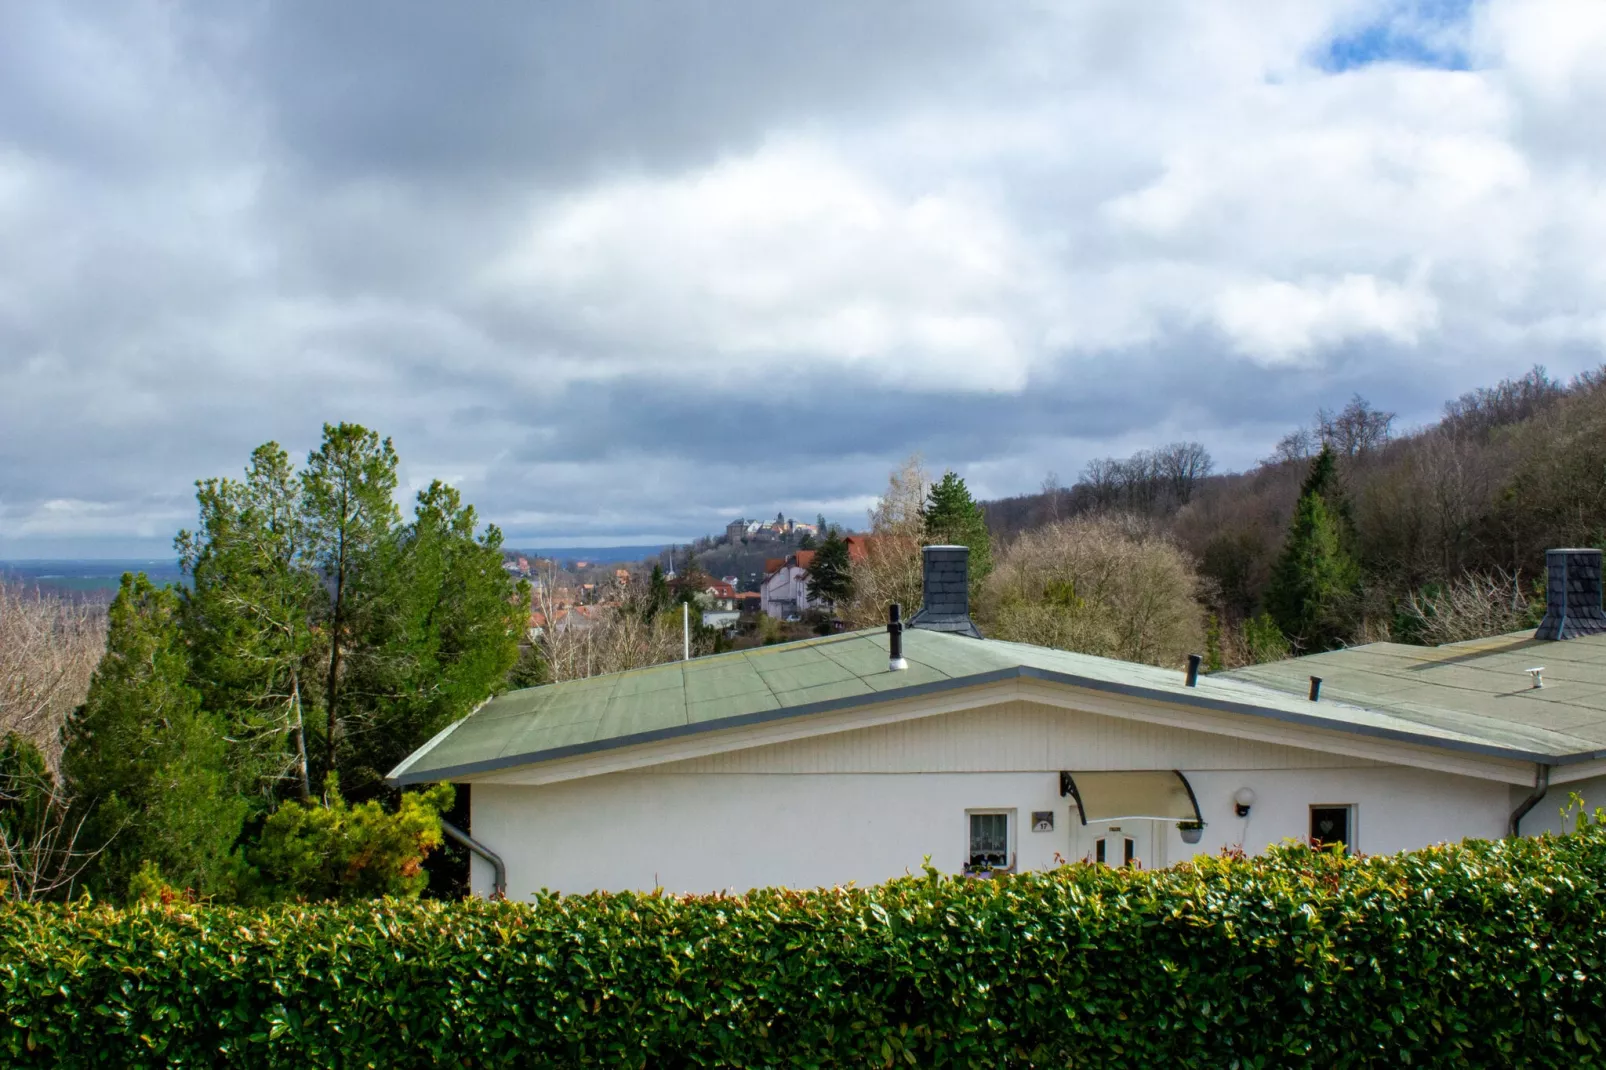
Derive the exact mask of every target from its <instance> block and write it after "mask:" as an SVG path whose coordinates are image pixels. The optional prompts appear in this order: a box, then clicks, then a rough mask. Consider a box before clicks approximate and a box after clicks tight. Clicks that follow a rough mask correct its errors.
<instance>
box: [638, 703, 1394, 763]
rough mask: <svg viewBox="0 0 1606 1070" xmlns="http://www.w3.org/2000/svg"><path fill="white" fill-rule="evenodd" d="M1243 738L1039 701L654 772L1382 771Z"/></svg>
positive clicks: (1354, 759) (734, 753)
mask: <svg viewBox="0 0 1606 1070" xmlns="http://www.w3.org/2000/svg"><path fill="white" fill-rule="evenodd" d="M1382 764H1384V763H1382V762H1377V761H1373V760H1370V759H1367V758H1359V757H1349V756H1345V755H1331V754H1325V753H1322V752H1321V751H1316V750H1306V749H1303V748H1299V747H1286V746H1281V745H1278V744H1275V743H1262V742H1259V741H1256V740H1251V739H1244V738H1242V737H1238V736H1227V735H1220V734H1217V733H1211V732H1194V731H1189V730H1187V729H1181V728H1174V727H1170V726H1167V725H1159V724H1150V723H1146V722H1143V721H1135V720H1125V719H1122V718H1116V717H1104V716H1100V715H1098V714H1094V713H1085V712H1082V711H1079V710H1066V709H1060V708H1057V707H1054V706H1048V705H1043V704H1040V703H1036V702H1028V701H1019V700H1018V701H1013V702H1005V703H1002V704H999V705H995V706H987V707H983V708H981V709H972V710H964V711H960V712H957V713H948V714H940V715H937V716H933V717H921V718H917V719H913V720H904V721H896V722H893V723H890V724H879V725H874V726H872V727H869V728H860V729H853V730H850V731H845V732H836V733H832V734H830V735H822V736H813V737H810V738H805V739H795V740H791V741H789V742H785V743H772V744H768V745H765V746H758V747H749V748H746V749H742V750H732V751H725V752H723V753H716V754H708V755H704V756H702V757H698V758H688V759H684V760H681V761H676V762H669V763H666V764H663V765H659V766H654V767H653V768H652V771H653V772H655V773H697V774H706V773H968V772H1011V771H1020V772H1024V771H1044V770H1057V769H1081V770H1097V769H1331V768H1344V767H1349V768H1354V767H1364V766H1379V765H1382Z"/></svg>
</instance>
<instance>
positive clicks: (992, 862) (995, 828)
mask: <svg viewBox="0 0 1606 1070" xmlns="http://www.w3.org/2000/svg"><path fill="white" fill-rule="evenodd" d="M969 817H970V850H969V852H968V853H967V855H966V861H965V868H966V869H970V870H980V869H1007V868H1008V867H1009V864H1010V861H1009V811H1007V810H985V811H980V812H973V813H971V814H970V815H969Z"/></svg>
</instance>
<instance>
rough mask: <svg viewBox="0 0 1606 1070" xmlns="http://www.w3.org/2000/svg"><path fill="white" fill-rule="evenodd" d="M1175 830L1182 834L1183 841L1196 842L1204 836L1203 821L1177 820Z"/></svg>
mask: <svg viewBox="0 0 1606 1070" xmlns="http://www.w3.org/2000/svg"><path fill="white" fill-rule="evenodd" d="M1177 831H1178V832H1179V833H1181V834H1182V842H1183V843H1198V842H1199V840H1200V839H1201V838H1202V837H1203V836H1204V822H1203V821H1178V822H1177Z"/></svg>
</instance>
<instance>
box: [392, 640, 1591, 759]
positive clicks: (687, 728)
mask: <svg viewBox="0 0 1606 1070" xmlns="http://www.w3.org/2000/svg"><path fill="white" fill-rule="evenodd" d="M1023 677H1024V678H1027V679H1034V680H1046V681H1049V682H1051V683H1058V684H1065V685H1067V686H1070V687H1078V688H1082V689H1083V690H1086V691H1103V692H1106V693H1109V694H1115V695H1123V696H1126V697H1129V698H1141V699H1149V700H1152V701H1155V702H1164V703H1171V704H1173V705H1182V706H1192V707H1194V708H1196V709H1206V710H1215V711H1217V712H1220V713H1236V714H1243V715H1246V716H1249V717H1259V718H1261V719H1263V720H1271V721H1280V722H1282V723H1285V724H1297V725H1301V726H1304V727H1307V728H1322V729H1327V730H1329V731H1333V732H1342V733H1347V734H1349V735H1359V736H1370V737H1373V738H1376V739H1385V740H1389V741H1391V742H1396V743H1415V744H1418V745H1420V746H1426V747H1432V748H1436V749H1439V750H1453V751H1461V752H1463V753H1467V754H1476V755H1480V756H1482V757H1488V758H1506V759H1512V760H1515V761H1524V762H1537V763H1543V764H1546V765H1571V764H1574V763H1577V762H1584V761H1591V760H1594V759H1597V758H1602V757H1606V750H1596V751H1579V752H1576V753H1572V754H1543V753H1540V752H1537V751H1526V750H1518V749H1516V748H1512V747H1499V746H1495V745H1493V744H1488V743H1473V742H1469V741H1466V740H1457V739H1445V738H1443V737H1441V736H1431V735H1424V734H1421V733H1416V732H1407V731H1403V730H1401V729H1397V728H1383V727H1380V726H1377V725H1358V724H1351V723H1346V722H1342V721H1334V720H1331V719H1329V718H1325V717H1315V716H1311V715H1309V714H1303V713H1291V712H1288V711H1286V710H1274V709H1268V708H1267V707H1264V706H1256V705H1253V704H1251V703H1247V702H1234V701H1231V700H1229V699H1217V698H1208V697H1206V696H1203V695H1179V694H1177V693H1176V692H1173V691H1161V690H1158V689H1155V688H1151V687H1143V686H1140V685H1136V684H1118V683H1114V682H1112V681H1109V680H1094V679H1091V678H1089V677H1085V676H1076V675H1074V674H1072V673H1063V672H1055V671H1054V670H1052V669H1039V668H1037V667H1035V666H1031V665H1016V666H1013V667H1011V668H1007V669H994V670H992V671H990V672H984V673H976V674H974V675H971V676H957V677H953V678H951V679H948V680H936V681H932V682H931V683H926V684H915V685H914V686H912V687H900V688H896V689H894V690H890V691H878V692H875V693H873V694H869V695H850V696H848V697H846V698H835V699H825V700H823V701H820V702H810V703H806V704H804V705H801V706H783V707H780V708H779V709H773V710H759V711H757V712H755V713H746V714H742V715H740V716H738V717H724V718H720V719H718V720H714V721H699V722H697V723H696V724H684V725H672V726H670V727H668V728H659V729H654V730H653V731H651V732H637V733H635V734H633V735H628V736H613V737H610V738H608V739H602V740H591V741H588V742H585V743H572V744H569V745H568V746H565V747H553V748H551V749H550V750H544V751H529V752H526V753H523V754H509V755H503V756H499V757H496V758H487V759H484V760H483V761H478V762H466V763H464V764H462V765H453V766H446V767H444V768H441V769H431V770H424V771H421V772H418V773H414V772H412V771H411V770H408V771H407V772H404V773H402V774H400V775H398V776H391V777H387V778H386V781H385V782H386V783H387V784H390V785H392V786H395V787H405V786H407V785H409V784H428V783H435V782H438V781H443V780H451V779H452V778H453V777H460V776H473V775H474V774H477V773H489V772H494V771H495V770H498V769H510V768H515V767H517V766H522V765H534V764H536V763H537V762H549V761H555V760H557V759H559V758H574V757H578V756H580V755H583V754H594V753H599V752H601V751H607V750H617V749H620V748H622V747H633V746H637V745H639V744H643V743H658V742H661V741H663V740H666V739H677V738H680V737H682V736H693V735H701V734H702V733H704V732H717V731H720V730H722V729H727V728H742V727H745V726H747V725H754V724H765V723H767V722H770V721H782V720H786V719H788V718H792V717H807V716H809V715H811V714H816V713H829V712H831V711H833V710H841V709H850V708H853V707H856V706H874V705H879V704H880V703H883V702H893V701H897V700H900V699H906V698H918V697H920V696H921V695H930V694H938V693H941V692H944V691H957V690H960V689H962V688H967V687H980V686H982V685H983V684H990V683H998V682H999V681H1002V680H1011V679H1020V678H1023ZM1260 686H1264V685H1260ZM1267 690H1268V691H1275V690H1276V689H1274V688H1267ZM1276 693H1277V694H1286V692H1281V691H1277V692H1276ZM1385 712H1386V711H1385ZM459 723H461V722H459Z"/></svg>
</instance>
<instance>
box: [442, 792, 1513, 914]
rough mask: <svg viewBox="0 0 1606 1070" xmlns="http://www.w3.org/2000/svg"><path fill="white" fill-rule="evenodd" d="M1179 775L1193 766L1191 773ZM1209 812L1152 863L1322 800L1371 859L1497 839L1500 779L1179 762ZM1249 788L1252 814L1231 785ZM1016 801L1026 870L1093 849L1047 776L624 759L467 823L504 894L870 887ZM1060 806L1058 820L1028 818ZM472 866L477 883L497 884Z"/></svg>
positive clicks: (1276, 836) (1303, 815)
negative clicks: (761, 769) (1342, 807)
mask: <svg viewBox="0 0 1606 1070" xmlns="http://www.w3.org/2000/svg"><path fill="white" fill-rule="evenodd" d="M1185 772H1186V771H1185ZM1186 775H1187V776H1188V779H1189V781H1190V783H1191V784H1192V785H1193V788H1194V791H1195V793H1196V794H1197V796H1198V799H1199V804H1200V809H1201V812H1202V813H1203V816H1204V818H1205V821H1206V822H1207V823H1208V827H1207V828H1206V830H1205V835H1204V838H1203V840H1202V842H1201V843H1200V844H1199V845H1197V846H1193V847H1190V846H1186V845H1184V844H1183V843H1182V841H1181V837H1180V835H1179V834H1178V833H1177V831H1176V829H1175V827H1174V826H1173V825H1171V824H1170V823H1164V824H1157V825H1156V826H1155V828H1156V830H1157V831H1158V832H1159V833H1160V838H1161V841H1162V842H1161V843H1160V845H1159V846H1158V848H1157V849H1156V850H1154V851H1153V854H1154V857H1153V864H1157V865H1164V864H1167V863H1170V862H1175V861H1178V860H1180V859H1183V858H1186V857H1188V856H1189V855H1191V854H1193V853H1195V852H1201V851H1202V852H1209V853H1214V852H1215V851H1217V850H1218V849H1220V848H1221V847H1222V846H1225V845H1229V844H1234V845H1236V844H1242V845H1243V847H1244V848H1245V849H1246V850H1249V851H1251V852H1256V851H1261V850H1264V849H1265V847H1266V846H1267V845H1269V844H1273V843H1277V842H1279V841H1281V840H1283V839H1284V838H1289V837H1292V838H1303V837H1304V836H1306V835H1307V833H1308V830H1309V807H1310V806H1311V805H1312V804H1318V805H1319V804H1354V805H1355V806H1356V807H1357V816H1356V822H1355V825H1356V827H1355V839H1356V847H1357V848H1358V849H1359V850H1361V851H1364V852H1366V853H1369V854H1380V853H1387V852H1392V851H1398V850H1404V849H1408V848H1413V847H1420V846H1424V845H1426V844H1430V843H1437V842H1442V841H1447V840H1458V839H1461V838H1463V837H1466V836H1481V837H1496V836H1499V835H1501V834H1503V832H1504V829H1505V823H1506V818H1507V816H1508V814H1509V812H1510V805H1509V791H1508V789H1507V787H1506V785H1504V784H1498V783H1494V782H1491V781H1485V780H1475V779H1472V778H1469V777H1460V776H1453V775H1449V774H1442V773H1431V772H1424V771H1421V770H1415V769H1404V768H1388V767H1372V768H1354V769H1343V768H1340V769H1322V770H1210V771H1195V772H1186ZM1244 786H1248V787H1251V788H1253V789H1254V791H1255V793H1256V795H1257V797H1258V798H1257V801H1256V803H1255V805H1254V807H1253V808H1252V810H1251V812H1250V816H1249V817H1248V818H1247V819H1240V818H1238V817H1236V816H1235V815H1234V814H1233V809H1232V796H1233V793H1234V792H1235V791H1236V790H1237V789H1238V788H1240V787H1244ZM991 808H1004V809H1011V810H1014V811H1015V816H1016V820H1015V822H1014V823H1013V827H1014V829H1015V849H1016V857H1017V861H1018V865H1019V866H1020V868H1023V869H1036V868H1043V867H1047V866H1051V865H1054V864H1055V854H1056V852H1057V853H1058V854H1059V855H1060V856H1061V857H1064V858H1078V857H1082V856H1083V855H1084V854H1086V852H1087V851H1088V850H1089V844H1088V839H1087V836H1086V833H1085V832H1084V830H1082V828H1081V827H1080V823H1079V821H1078V820H1077V819H1076V816H1075V811H1074V808H1073V806H1072V804H1071V801H1070V800H1069V799H1062V798H1061V797H1060V796H1059V779H1058V773H1057V771H1054V772H1048V771H1044V772H1019V773H1008V772H1001V773H892V774H873V773H812V774H741V773H738V774H688V773H680V774H674V773H653V772H630V773H615V774H610V775H607V776H601V777H594V778H588V779H584V780H573V781H566V782H563V783H559V784H551V785H542V786H523V785H504V784H476V785H475V786H474V789H473V795H472V810H473V829H474V835H475V836H476V837H478V838H480V839H482V840H484V841H485V842H486V843H487V844H488V845H490V846H491V847H492V848H493V849H494V850H496V851H497V852H498V853H499V854H501V855H502V857H503V860H504V861H505V862H506V864H507V867H508V883H509V894H510V895H511V896H512V897H513V898H515V899H518V898H525V897H527V896H529V895H530V894H531V893H533V892H535V891H537V890H538V889H540V888H543V887H545V888H551V889H553V890H557V891H564V892H587V891H593V890H596V889H608V890H618V889H626V888H637V889H650V888H654V887H660V886H661V887H663V888H665V889H667V890H669V891H672V892H710V891H715V890H736V891H745V890H746V889H748V888H751V887H755V886H763V885H788V886H792V887H815V886H820V885H832V884H840V883H846V882H848V881H857V882H859V883H860V884H870V883H875V882H878V881H882V880H886V879H888V878H891V877H895V876H899V875H902V874H903V873H905V872H916V871H918V870H919V868H920V865H921V862H922V858H923V856H925V855H928V854H929V855H930V856H931V859H932V862H933V864H934V865H936V866H937V867H938V868H940V869H942V870H944V871H946V872H957V871H958V870H959V868H960V866H961V865H962V863H963V861H964V857H963V856H964V852H965V850H966V836H967V830H968V824H967V818H966V811H967V810H969V809H991ZM1037 810H1052V811H1054V813H1055V829H1054V831H1053V832H1051V833H1034V832H1032V831H1030V817H1031V813H1032V812H1033V811H1037ZM489 876H490V875H489V870H488V868H487V867H476V870H475V876H474V881H475V890H476V891H477V892H480V893H481V894H484V893H485V892H487V891H489Z"/></svg>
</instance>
